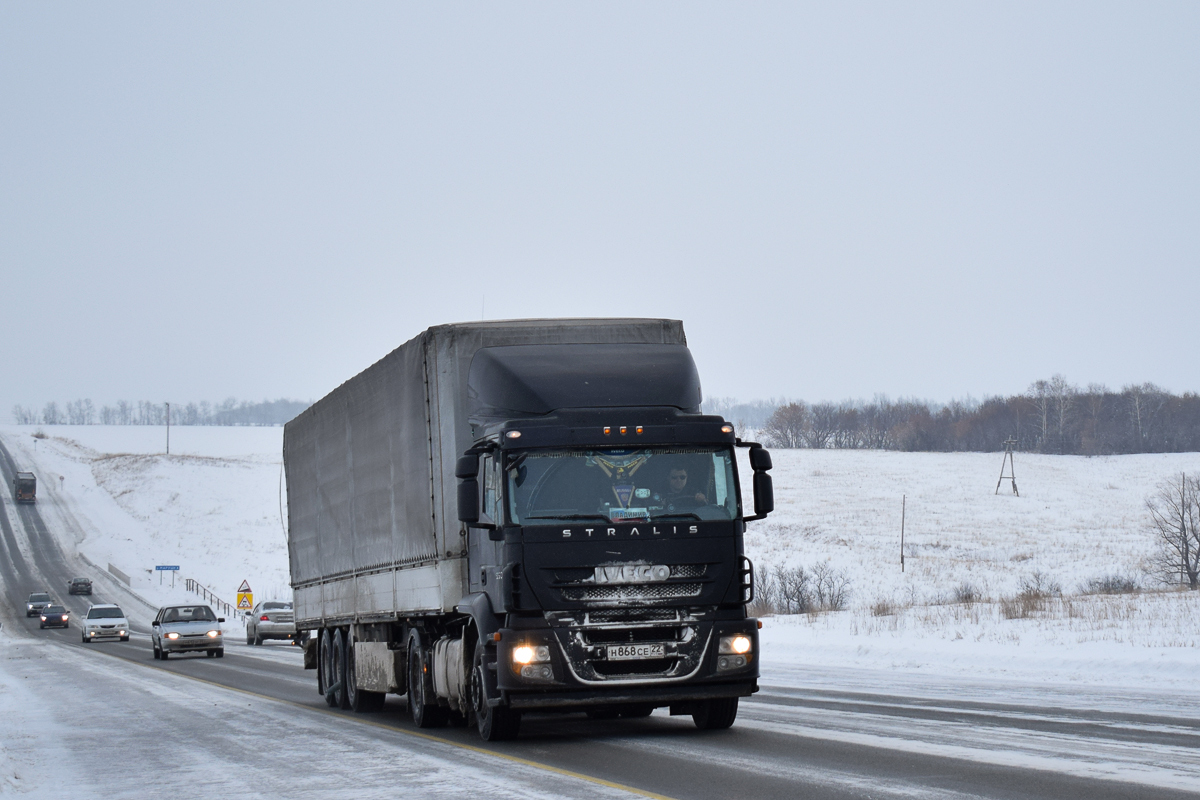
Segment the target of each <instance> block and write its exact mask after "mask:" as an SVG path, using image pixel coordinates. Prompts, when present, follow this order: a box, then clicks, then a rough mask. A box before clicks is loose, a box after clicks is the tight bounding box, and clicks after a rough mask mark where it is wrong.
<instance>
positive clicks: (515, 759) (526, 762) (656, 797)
mask: <svg viewBox="0 0 1200 800" xmlns="http://www.w3.org/2000/svg"><path fill="white" fill-rule="evenodd" d="M64 644H66V646H67V647H73V648H74V647H77V648H78V649H80V650H83V649H84V647H83V645H82V644H80V645H75V644H73V643H70V642H67V643H64ZM86 652H95V653H96V654H97V655H101V656H107V657H108V658H115V659H118V660H120V661H124V662H126V663H129V664H133V665H135V666H138V667H143V668H145V669H153V670H157V671H159V672H161V673H165V674H167V675H175V676H177V677H180V678H186V679H187V680H191V681H196V682H197V683H204V684H208V685H209V686H214V687H216V688H218V689H225V690H228V691H231V692H238V693H240V694H244V695H247V696H248V697H255V698H258V699H259V700H268V701H270V702H272V703H286V704H287V705H289V706H293V707H295V708H299V709H302V710H304V711H309V712H312V713H314V714H321V715H323V716H330V717H336V718H337V719H340V720H344V721H346V722H350V723H352V724H359V725H369V726H371V727H373V728H378V729H380V730H383V731H389V732H391V733H398V734H401V735H403V736H412V737H414V738H417V739H425V740H426V741H430V742H437V743H438V744H446V745H450V746H451V747H455V748H458V749H459V750H467V751H469V752H472V753H479V754H481V755H485V756H492V757H493V758H500V759H504V760H505V761H509V762H512V763H514V764H521V765H522V766H526V767H532V768H534V769H540V770H542V771H544V772H552V773H554V774H556V775H562V776H564V777H567V778H574V779H576V780H580V781H585V782H587V783H594V784H596V785H597V786H604V787H606V788H608V789H616V790H617V791H622V792H628V793H629V794H633V795H637V796H639V797H649V798H651V800H676V799H675V798H673V797H670V796H668V795H665V794H657V793H656V792H651V791H647V790H645V789H638V788H636V787H634V786H628V785H626V784H623V783H617V782H615V781H609V780H605V779H604V778H597V777H596V776H594V775H585V774H584V773H582V772H573V771H571V770H569V769H562V768H561V767H554V766H551V765H550V764H543V763H542V762H540V761H533V760H530V759H528V758H522V757H520V756H513V755H509V754H507V753H497V752H496V751H495V750H488V749H487V748H486V747H479V746H476V745H471V744H463V743H462V742H456V741H453V740H451V739H443V738H442V737H441V736H434V735H432V734H429V733H421V732H419V731H410V730H407V729H405V728H398V727H394V726H392V725H385V724H384V723H382V722H375V721H374V720H369V719H362V718H360V717H354V716H350V715H348V714H340V713H338V712H336V711H332V710H326V709H323V708H318V707H314V706H308V705H304V704H303V703H298V702H296V701H295V700H287V699H284V698H281V697H271V696H270V695H268V694H260V693H259V692H255V691H251V690H250V689H242V688H241V687H238V686H226V685H225V684H223V683H218V682H216V681H211V680H208V679H206V678H198V677H196V676H195V675H188V674H187V673H184V672H175V671H173V670H169V669H163V668H161V667H157V666H155V665H154V664H143V663H140V662H138V661H134V660H133V659H130V658H122V657H121V656H118V655H116V654H114V653H105V652H102V651H92V650H88V651H86Z"/></svg>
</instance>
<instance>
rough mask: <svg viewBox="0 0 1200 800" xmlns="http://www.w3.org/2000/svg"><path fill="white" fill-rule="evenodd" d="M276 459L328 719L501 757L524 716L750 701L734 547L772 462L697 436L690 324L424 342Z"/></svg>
mask: <svg viewBox="0 0 1200 800" xmlns="http://www.w3.org/2000/svg"><path fill="white" fill-rule="evenodd" d="M739 448H744V449H745V450H746V454H745V455H746V457H745V458H744V459H743V461H745V462H748V464H749V465H750V468H751V470H750V471H751V474H752V477H751V483H752V487H753V491H752V496H753V506H754V507H753V513H750V511H749V510H747V509H743V507H742V494H741V479H742V476H741V475H740V474H739V470H738V459H737V457H736V455H737V451H738V449H739ZM283 459H284V469H285V474H286V481H287V508H288V551H289V562H290V570H291V586H292V591H293V600H294V609H295V619H296V626H297V629H298V630H299V631H302V632H305V633H308V634H310V635H309V636H308V638H307V640H306V643H305V659H304V662H305V667H306V668H309V669H315V670H316V674H317V689H318V691H319V692H320V693H321V694H323V695H324V697H325V700H326V702H328V703H329V704H330V705H331V706H339V707H341V708H346V709H353V710H355V711H374V710H379V709H381V708H382V707H383V705H384V701H385V697H386V695H387V694H389V693H391V694H406V695H407V705H408V710H409V713H410V714H411V715H412V718H413V721H414V723H415V724H416V725H417V726H419V727H422V728H429V727H434V726H438V725H443V724H446V723H447V722H454V723H457V724H474V725H476V726H477V727H478V729H479V733H480V735H481V736H482V737H483V738H484V739H485V740H489V741H491V740H498V739H507V738H512V737H515V736H516V735H517V733H518V730H519V727H520V722H521V718H522V715H523V714H526V713H530V712H567V711H574V712H587V713H588V714H590V715H591V716H597V717H613V716H644V715H647V714H650V713H651V712H652V711H654V709H656V708H663V707H668V708H669V709H670V712H671V713H672V714H685V715H691V717H692V719H693V720H694V722H695V724H696V725H697V726H698V727H700V728H706V729H715V728H725V727H728V726H730V725H732V724H733V722H734V719H735V717H736V714H737V707H738V700H739V698H742V697H747V696H749V695H751V694H752V693H754V692H755V691H757V689H758V683H757V679H758V675H759V646H758V628H759V624H758V622H757V620H755V619H752V618H750V617H749V616H748V615H747V604H748V603H749V602H750V601H751V600H752V599H753V587H754V580H753V575H752V570H753V567H752V565H751V563H750V561H749V560H748V559H747V558H746V556H745V554H744V548H743V534H744V531H745V524H746V523H747V522H750V521H753V520H757V519H762V518H763V517H765V516H766V515H767V514H768V513H769V512H770V511H771V510H772V508H773V502H774V501H773V494H772V485H771V478H770V475H769V474H768V471H769V470H770V468H771V459H770V455H769V453H768V452H767V451H766V450H765V449H764V448H762V447H761V446H760V445H758V444H756V443H752V442H743V441H741V440H740V439H738V437H737V435H736V432H735V431H734V428H733V426H732V425H731V424H730V423H729V422H727V421H726V420H724V419H722V418H721V417H719V416H713V415H708V414H704V413H702V411H701V387H700V380H699V375H698V373H697V370H696V365H695V362H694V361H693V359H692V356H691V353H690V351H689V350H688V348H687V343H686V339H685V336H684V331H683V324H682V323H681V322H679V321H676V320H664V319H555V320H515V321H499V322H476V323H464V324H453V325H441V326H436V327H432V328H430V329H428V330H426V331H425V332H423V333H421V334H420V335H418V336H416V337H415V338H413V339H412V340H410V341H408V342H407V343H405V344H403V345H402V346H400V347H399V348H397V349H396V350H394V351H393V352H391V353H389V354H388V355H387V356H385V357H384V358H383V359H382V360H380V361H379V362H377V363H376V364H374V365H373V366H371V367H368V368H367V369H366V370H364V371H363V372H361V373H360V374H358V375H356V376H355V377H353V378H351V379H350V380H348V381H346V382H345V383H344V384H342V385H341V386H339V387H338V388H337V389H335V390H334V391H333V392H331V393H330V394H329V395H328V396H326V397H325V398H323V399H321V400H320V401H318V402H316V403H315V404H313V405H312V406H311V407H310V408H309V409H307V410H306V411H304V412H303V413H301V414H300V415H299V416H297V417H296V418H295V419H293V420H292V421H291V422H289V423H287V425H286V426H285V428H284V439H283Z"/></svg>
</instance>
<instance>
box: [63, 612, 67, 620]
mask: <svg viewBox="0 0 1200 800" xmlns="http://www.w3.org/2000/svg"><path fill="white" fill-rule="evenodd" d="M66 621H67V615H66V614H63V622H66Z"/></svg>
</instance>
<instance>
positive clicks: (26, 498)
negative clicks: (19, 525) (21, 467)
mask: <svg viewBox="0 0 1200 800" xmlns="http://www.w3.org/2000/svg"><path fill="white" fill-rule="evenodd" d="M13 497H14V498H15V499H16V501H17V502H18V503H36V502H37V478H36V477H35V476H34V474H33V473H32V472H18V473H17V474H16V475H14V476H13Z"/></svg>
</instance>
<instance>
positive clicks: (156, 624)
mask: <svg viewBox="0 0 1200 800" xmlns="http://www.w3.org/2000/svg"><path fill="white" fill-rule="evenodd" d="M150 627H151V628H157V627H158V620H154V622H151V623H150Z"/></svg>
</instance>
